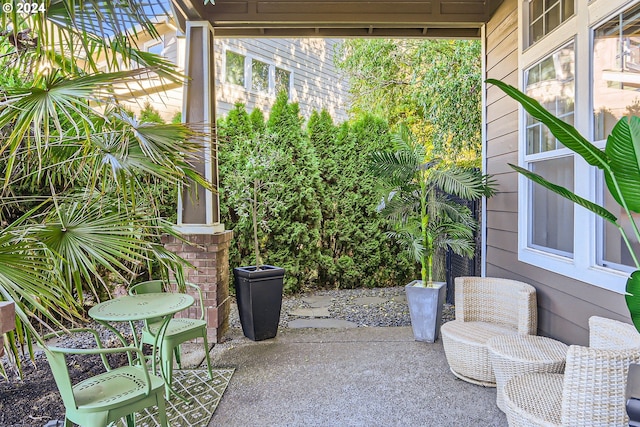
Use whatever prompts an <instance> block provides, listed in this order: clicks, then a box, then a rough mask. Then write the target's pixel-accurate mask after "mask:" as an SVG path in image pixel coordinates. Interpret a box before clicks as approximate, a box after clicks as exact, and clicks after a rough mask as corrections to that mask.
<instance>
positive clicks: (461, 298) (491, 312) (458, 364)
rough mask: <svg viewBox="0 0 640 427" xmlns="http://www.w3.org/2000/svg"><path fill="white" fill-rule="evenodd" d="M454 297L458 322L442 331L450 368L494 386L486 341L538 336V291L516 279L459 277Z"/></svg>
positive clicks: (463, 377)
mask: <svg viewBox="0 0 640 427" xmlns="http://www.w3.org/2000/svg"><path fill="white" fill-rule="evenodd" d="M455 297H456V307H455V310H456V320H454V321H451V322H447V323H445V324H444V325H442V328H441V330H440V333H441V335H442V344H443V346H444V351H445V355H446V357H447V362H449V368H450V369H451V372H453V374H454V375H455V376H457V377H458V378H460V379H463V380H465V381H468V382H471V383H474V384H480V385H483V386H488V387H495V385H496V379H495V376H494V374H493V369H492V368H491V362H490V360H489V351H488V349H487V341H488V340H489V339H490V338H492V337H494V336H499V335H516V334H521V335H532V334H535V333H536V330H537V325H538V317H537V306H536V290H535V288H534V287H533V286H531V285H528V284H526V283H523V282H518V281H516V280H509V279H499V278H493V277H457V278H456V288H455Z"/></svg>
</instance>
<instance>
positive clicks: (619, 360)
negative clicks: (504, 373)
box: [503, 316, 640, 427]
mask: <svg viewBox="0 0 640 427" xmlns="http://www.w3.org/2000/svg"><path fill="white" fill-rule="evenodd" d="M589 331H590V333H589V342H590V344H591V347H583V346H578V345H572V346H570V347H569V350H568V352H567V360H566V365H565V373H564V375H562V374H550V373H529V374H524V375H519V376H515V377H513V378H511V379H510V380H508V381H507V383H506V384H505V386H504V393H503V396H504V405H505V407H506V414H507V420H508V422H509V425H510V426H511V427H516V426H585V427H587V426H589V427H596V426H602V427H605V426H607V427H609V426H623V425H628V424H629V420H628V417H627V414H626V409H625V396H624V394H625V387H626V381H627V372H628V369H629V364H630V363H638V362H640V334H638V332H637V331H636V330H635V328H634V327H633V326H632V325H629V324H626V323H622V322H617V321H615V320H611V319H605V318H602V317H595V316H594V317H591V318H590V319H589Z"/></svg>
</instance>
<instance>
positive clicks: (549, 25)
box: [545, 4, 560, 33]
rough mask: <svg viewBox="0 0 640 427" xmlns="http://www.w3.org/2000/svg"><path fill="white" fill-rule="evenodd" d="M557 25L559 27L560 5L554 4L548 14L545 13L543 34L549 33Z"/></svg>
mask: <svg viewBox="0 0 640 427" xmlns="http://www.w3.org/2000/svg"><path fill="white" fill-rule="evenodd" d="M558 25H560V5H559V4H556V5H555V6H554V7H552V8H551V9H549V12H547V15H546V31H545V33H549V32H550V31H551V30H553V29H555V28H556V27H557V26H558Z"/></svg>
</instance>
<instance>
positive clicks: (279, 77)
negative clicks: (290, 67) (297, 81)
mask: <svg viewBox="0 0 640 427" xmlns="http://www.w3.org/2000/svg"><path fill="white" fill-rule="evenodd" d="M290 85H291V73H290V72H288V71H287V70H283V69H282V68H276V94H278V93H280V92H282V91H285V92H286V93H287V95H288V96H289V97H291V93H289V91H290Z"/></svg>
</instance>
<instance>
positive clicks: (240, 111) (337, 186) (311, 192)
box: [218, 94, 415, 291]
mask: <svg viewBox="0 0 640 427" xmlns="http://www.w3.org/2000/svg"><path fill="white" fill-rule="evenodd" d="M218 136H219V140H220V145H219V156H220V157H219V158H220V187H221V188H220V196H221V197H220V198H221V200H220V202H221V214H222V218H223V222H224V223H225V225H226V226H227V228H229V229H233V231H234V243H233V245H232V249H231V253H230V263H231V267H232V268H233V267H237V266H240V265H254V264H255V259H254V254H253V244H252V234H251V226H252V222H251V216H250V210H248V209H247V206H248V205H247V203H246V200H247V199H248V198H249V197H250V196H251V194H252V190H253V184H252V182H253V181H251V180H250V179H248V177H247V175H249V174H253V176H259V177H260V178H261V180H262V184H263V185H262V187H261V190H260V192H259V199H260V206H259V210H258V212H259V220H260V221H259V223H260V230H259V234H260V239H259V240H260V248H261V251H262V257H263V261H264V263H266V264H272V265H278V266H281V267H284V268H285V270H286V275H285V278H286V282H285V289H286V290H287V291H296V290H300V289H307V288H313V287H329V288H333V287H341V288H353V287H378V286H398V285H402V284H404V283H406V282H408V281H409V280H410V279H413V278H414V277H413V276H414V275H415V271H414V270H415V265H414V263H413V262H412V261H410V260H408V259H407V258H406V256H405V255H404V254H403V252H402V250H401V249H400V248H398V247H397V246H395V245H394V244H393V243H392V242H391V241H390V240H389V239H388V238H386V236H385V235H384V231H385V230H386V225H385V223H384V219H382V218H381V217H380V216H379V215H378V214H377V213H376V211H375V208H376V206H377V204H378V202H379V200H378V195H377V193H376V191H375V184H376V182H375V177H373V176H371V174H370V173H369V172H368V170H367V161H368V160H367V157H368V155H369V154H370V153H371V152H373V151H378V150H380V149H383V148H385V147H386V145H387V144H388V141H389V129H388V126H387V124H386V123H385V122H384V121H382V120H379V119H375V118H373V117H365V118H363V119H361V120H359V121H358V122H355V123H353V124H347V123H345V124H343V125H342V126H340V127H339V128H337V127H336V126H335V125H334V124H333V121H332V119H331V116H330V115H329V114H328V113H327V112H326V111H323V112H321V113H313V114H312V116H311V118H310V119H309V122H308V125H307V128H306V131H305V130H304V128H303V121H302V118H301V116H300V114H299V109H298V105H297V104H292V103H289V102H288V100H287V97H286V95H283V94H281V95H279V96H278V98H277V100H276V102H275V104H274V106H273V108H272V110H271V114H270V115H269V118H268V120H267V122H266V123H265V122H264V118H263V115H262V113H261V112H260V111H259V110H253V111H252V112H251V114H248V113H247V111H246V110H245V108H244V106H243V105H241V104H238V105H236V107H235V108H234V110H232V111H231V112H230V113H229V115H228V116H227V118H226V119H223V120H220V121H219V123H218ZM256 167H257V169H256ZM256 171H257V172H256Z"/></svg>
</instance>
